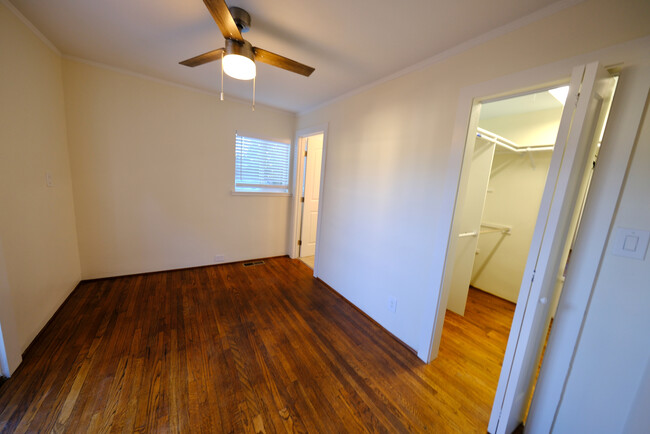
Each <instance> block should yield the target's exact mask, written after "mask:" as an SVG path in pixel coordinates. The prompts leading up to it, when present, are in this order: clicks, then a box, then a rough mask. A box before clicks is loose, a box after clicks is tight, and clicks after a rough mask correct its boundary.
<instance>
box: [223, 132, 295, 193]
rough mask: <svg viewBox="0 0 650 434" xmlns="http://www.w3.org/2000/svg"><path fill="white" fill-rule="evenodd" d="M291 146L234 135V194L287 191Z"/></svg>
mask: <svg viewBox="0 0 650 434" xmlns="http://www.w3.org/2000/svg"><path fill="white" fill-rule="evenodd" d="M290 154H291V145H290V144H288V143H278V142H271V141H268V140H262V139H256V138H253V137H245V136H240V135H238V134H237V135H236V136H235V191H268V192H281V193H287V192H288V191H289V161H290Z"/></svg>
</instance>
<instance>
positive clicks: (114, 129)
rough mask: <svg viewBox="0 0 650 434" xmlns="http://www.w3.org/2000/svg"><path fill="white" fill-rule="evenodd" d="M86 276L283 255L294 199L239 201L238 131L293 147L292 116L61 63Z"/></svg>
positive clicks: (265, 198)
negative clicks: (220, 257)
mask: <svg viewBox="0 0 650 434" xmlns="http://www.w3.org/2000/svg"><path fill="white" fill-rule="evenodd" d="M64 83H65V92H66V114H67V122H68V131H69V144H70V161H71V165H72V173H73V180H74V194H75V209H76V213H77V229H78V236H79V251H80V257H81V267H82V276H83V278H85V279H87V278H95V277H104V276H115V275H123V274H131V273H141V272H146V271H154V270H165V269H172V268H181V267H189V266H197V265H205V264H211V263H214V260H213V259H214V256H215V255H224V256H225V260H226V261H237V260H243V259H251V258H259V257H268V256H276V255H284V254H286V253H287V252H286V239H287V236H288V220H289V197H287V196H282V197H269V196H242V195H237V196H234V195H232V194H231V190H232V189H233V183H234V176H235V175H234V173H235V169H234V165H235V157H234V148H235V131H239V132H240V133H243V134H247V135H253V136H257V137H263V138H269V139H274V140H278V141H288V142H290V141H291V140H292V137H293V134H294V132H295V115H294V114H291V113H287V112H284V111H280V110H275V109H270V108H265V107H263V106H260V105H258V106H256V109H255V111H254V112H253V111H251V106H250V103H248V102H238V101H232V100H228V98H226V99H227V100H226V101H220V100H219V98H218V96H216V95H212V94H206V93H201V92H196V91H192V90H188V89H186V88H181V87H178V86H173V85H169V84H165V83H159V82H155V81H152V80H147V79H144V78H140V77H135V76H132V75H127V74H124V73H121V72H116V71H113V70H109V69H106V68H100V67H96V66H92V65H89V64H85V63H79V62H76V61H72V60H66V61H65V62H64Z"/></svg>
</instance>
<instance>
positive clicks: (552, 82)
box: [418, 65, 573, 363]
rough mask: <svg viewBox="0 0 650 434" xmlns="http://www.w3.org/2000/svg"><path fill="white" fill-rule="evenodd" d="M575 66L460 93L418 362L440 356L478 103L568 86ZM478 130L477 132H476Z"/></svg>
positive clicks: (508, 78)
mask: <svg viewBox="0 0 650 434" xmlns="http://www.w3.org/2000/svg"><path fill="white" fill-rule="evenodd" d="M572 67H573V65H571V66H567V67H564V68H561V69H560V68H556V70H555V71H547V70H544V69H542V71H537V70H532V71H525V72H522V73H517V74H512V75H509V76H505V77H501V78H498V79H495V80H492V81H489V82H485V83H480V84H477V85H473V86H469V87H466V88H464V89H462V90H461V94H460V97H459V100H458V105H457V110H456V121H455V123H454V130H453V139H452V146H451V151H450V156H449V160H448V165H447V167H448V169H447V175H446V177H445V188H444V192H443V197H442V201H441V204H440V209H442V210H443V212H442V217H441V219H440V221H439V222H438V223H437V224H436V234H435V239H436V241H437V242H435V243H434V245H433V250H434V256H433V264H434V265H433V267H432V272H433V273H432V274H433V284H434V285H435V286H437V290H434V291H431V295H432V297H431V299H429V300H425V306H426V307H425V312H424V321H423V323H424V325H423V328H422V332H421V338H420V346H419V348H418V357H420V359H422V360H423V361H425V362H427V363H429V362H430V361H431V360H433V359H435V358H436V357H437V356H438V350H439V347H440V340H441V337H442V327H443V323H444V319H445V311H446V307H447V301H448V298H449V292H450V287H451V276H452V273H451V271H452V267H453V262H454V257H455V253H456V252H455V248H456V243H455V242H453V241H454V237H455V234H456V233H457V232H458V227H457V226H458V223H459V222H455V219H454V217H455V215H456V213H457V211H458V210H459V209H460V206H461V205H462V199H463V197H464V193H465V192H464V187H465V186H466V184H467V179H468V176H469V167H470V164H471V158H472V152H471V149H470V150H469V152H467V150H468V147H467V143H468V142H470V139H471V138H470V137H468V135H469V131H470V128H471V127H472V126H474V127H476V125H478V118H479V115H480V104H481V103H483V102H486V101H494V100H499V99H505V98H511V97H514V96H519V95H525V94H528V93H534V92H539V91H543V90H544V89H550V88H553V87H558V86H562V85H565V84H567V83H569V80H570V78H571V71H572V69H573V68H572ZM474 129H475V128H474Z"/></svg>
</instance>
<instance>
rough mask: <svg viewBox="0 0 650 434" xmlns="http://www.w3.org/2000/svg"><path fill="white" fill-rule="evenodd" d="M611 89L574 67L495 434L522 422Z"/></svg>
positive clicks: (499, 395) (599, 75) (593, 68)
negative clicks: (582, 183)
mask: <svg viewBox="0 0 650 434" xmlns="http://www.w3.org/2000/svg"><path fill="white" fill-rule="evenodd" d="M612 90H613V80H612V79H611V78H609V76H608V74H607V73H606V72H605V71H604V70H602V69H601V68H599V67H598V64H597V63H591V64H588V65H582V66H579V67H576V68H574V70H573V74H572V76H571V84H570V89H569V95H568V97H567V101H566V104H565V107H564V112H563V113H562V120H561V123H560V127H559V130H558V136H557V140H556V142H555V148H554V151H553V157H552V160H551V166H550V168H549V172H548V177H547V180H546V186H545V188H544V195H543V196H542V203H541V205H540V210H539V215H538V217H537V223H536V225H535V232H534V235H533V239H532V242H531V248H530V251H529V254H528V261H527V263H526V269H525V271H524V277H523V279H522V284H521V289H520V291H519V298H518V300H517V307H516V309H515V315H514V318H513V321H512V327H511V329H510V337H509V339H508V345H507V348H506V354H505V357H504V359H503V366H502V368H501V376H500V378H499V384H498V386H497V392H496V396H495V398H494V406H493V408H492V415H491V417H490V424H489V426H488V431H489V432H491V433H494V434H496V433H511V432H512V431H513V430H514V429H515V428H516V427H517V425H518V424H519V423H520V422H522V420H523V417H524V413H525V410H526V405H527V403H528V399H529V397H530V393H531V387H532V385H533V380H534V376H535V370H536V368H537V364H538V361H539V357H540V354H541V349H542V344H543V340H544V337H545V335H546V328H545V327H544V326H545V324H546V323H547V320H548V315H549V307H550V305H551V303H550V302H549V301H550V300H551V299H552V297H553V290H554V288H555V286H556V285H555V283H556V280H557V274H558V271H559V267H560V262H561V256H562V249H563V248H564V246H565V242H566V238H567V233H568V231H569V226H570V224H571V218H572V213H573V211H574V209H575V202H576V199H577V195H578V190H579V187H580V181H581V180H582V178H583V173H584V170H585V169H586V167H587V164H588V161H587V160H588V155H589V151H590V148H591V144H592V141H593V137H594V130H595V126H596V123H597V119H598V117H599V114H600V110H601V106H602V102H603V100H605V99H608V98H609V96H610V95H611V92H612Z"/></svg>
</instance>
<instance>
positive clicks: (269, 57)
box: [253, 47, 315, 77]
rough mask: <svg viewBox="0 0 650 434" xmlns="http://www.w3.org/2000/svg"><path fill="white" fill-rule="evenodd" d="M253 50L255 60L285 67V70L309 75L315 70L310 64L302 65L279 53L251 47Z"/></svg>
mask: <svg viewBox="0 0 650 434" xmlns="http://www.w3.org/2000/svg"><path fill="white" fill-rule="evenodd" d="M253 51H254V52H255V61H256V62H262V63H266V64H267V65H272V66H277V67H278V68H282V69H286V70H287V71H291V72H295V73H296V74H301V75H304V76H306V77H309V76H310V75H311V73H312V72H314V71H315V69H314V68H312V67H311V66H307V65H303V64H302V63H299V62H296V61H295V60H291V59H288V58H286V57H284V56H280V55H279V54H275V53H271V52H270V51H266V50H264V49H262V48H258V47H253Z"/></svg>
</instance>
